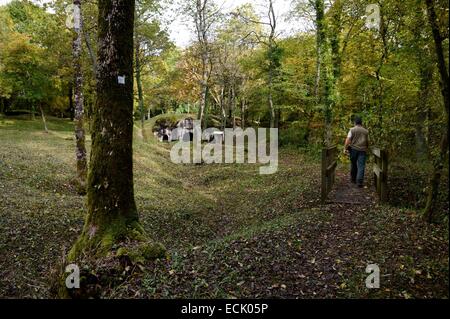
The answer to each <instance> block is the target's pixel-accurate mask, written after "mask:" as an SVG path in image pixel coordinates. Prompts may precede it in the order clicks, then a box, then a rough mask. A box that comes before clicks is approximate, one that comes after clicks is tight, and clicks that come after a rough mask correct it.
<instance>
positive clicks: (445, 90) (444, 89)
mask: <svg viewBox="0 0 450 319" xmlns="http://www.w3.org/2000/svg"><path fill="white" fill-rule="evenodd" d="M425 4H426V8H427V16H428V23H429V25H430V27H431V31H432V33H433V40H434V48H435V52H436V59H437V64H438V70H439V74H440V77H441V81H440V85H441V93H442V98H443V100H444V109H445V116H446V129H445V132H444V134H443V136H442V138H441V143H440V153H439V156H438V157H437V158H436V159H435V161H434V165H433V172H432V174H431V177H430V183H429V187H428V197H427V203H426V206H425V209H424V212H423V217H424V218H425V220H427V221H428V222H431V221H432V220H433V215H434V212H435V210H436V199H437V195H438V193H439V185H440V180H441V175H442V168H443V167H444V163H445V161H446V160H447V153H448V128H449V123H448V120H449V116H448V109H449V83H448V80H449V74H448V68H447V65H446V62H445V57H444V49H443V47H442V42H443V38H442V36H441V34H440V31H439V26H438V24H437V17H436V12H435V9H434V5H433V1H432V0H425Z"/></svg>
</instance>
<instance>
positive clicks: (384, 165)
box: [380, 150, 388, 203]
mask: <svg viewBox="0 0 450 319" xmlns="http://www.w3.org/2000/svg"><path fill="white" fill-rule="evenodd" d="M380 162H381V163H380V164H381V172H382V173H381V174H380V180H381V181H380V202H382V203H384V202H387V177H388V154H387V152H386V151H385V150H382V151H381V158H380Z"/></svg>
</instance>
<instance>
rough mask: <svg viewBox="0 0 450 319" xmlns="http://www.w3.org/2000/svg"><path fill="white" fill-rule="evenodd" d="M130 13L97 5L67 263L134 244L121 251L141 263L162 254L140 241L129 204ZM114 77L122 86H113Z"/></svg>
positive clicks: (105, 2) (110, 3)
mask: <svg viewBox="0 0 450 319" xmlns="http://www.w3.org/2000/svg"><path fill="white" fill-rule="evenodd" d="M134 9H135V2H134V1H128V0H99V1H98V12H99V16H98V44H99V45H98V54H97V58H98V60H97V100H96V103H95V107H94V110H93V123H92V151H91V159H90V165H89V175H88V183H87V197H88V198H87V209H88V211H87V217H86V220H85V225H84V228H83V231H82V234H81V235H80V237H79V239H78V240H77V242H76V243H75V245H74V246H73V247H72V250H71V252H70V253H69V256H68V259H69V260H74V259H77V258H80V256H83V255H92V254H94V255H95V256H105V255H108V254H109V253H110V252H111V251H113V250H114V249H116V248H118V247H123V248H124V250H125V245H127V243H130V242H131V243H133V242H136V241H137V242H138V243H139V245H140V244H141V243H144V244H145V246H142V245H140V246H134V245H132V246H127V248H126V250H128V247H129V249H138V252H145V254H143V257H144V258H155V257H159V256H161V254H162V253H163V249H162V247H161V246H160V245H155V244H154V243H153V242H151V241H149V239H148V238H147V237H146V236H145V233H144V230H143V228H142V226H141V225H140V223H139V217H138V212H137V208H136V203H135V200H134V189H133V158H132V152H133V148H132V138H133V77H134V74H133V47H134V45H133V29H134ZM119 76H120V77H124V78H125V81H124V82H122V81H119ZM149 242H150V243H149ZM149 245H151V246H149ZM133 247H134V248H133ZM142 247H144V248H143V250H141V248H142ZM124 250H121V252H122V253H123V252H124ZM118 255H119V250H117V251H116V256H118ZM130 256H131V255H130Z"/></svg>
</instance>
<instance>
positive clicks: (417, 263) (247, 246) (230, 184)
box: [0, 117, 448, 298]
mask: <svg viewBox="0 0 450 319" xmlns="http://www.w3.org/2000/svg"><path fill="white" fill-rule="evenodd" d="M154 121H155V119H152V120H150V121H147V122H146V128H148V129H150V127H151V126H152V124H151V123H154ZM138 126H139V123H137V124H136V125H135V134H134V135H135V136H134V146H133V149H134V155H133V157H134V181H135V198H136V203H137V207H138V210H139V214H140V219H141V222H142V224H143V226H144V228H145V230H146V231H147V232H148V234H149V235H150V236H151V237H152V238H154V239H156V240H158V241H160V242H162V243H163V244H164V245H165V246H166V248H167V249H168V252H169V256H170V258H169V259H168V260H160V261H158V262H156V263H155V264H154V265H148V267H147V268H145V269H144V270H143V273H142V274H140V275H139V278H138V279H136V281H134V279H130V280H129V281H128V282H125V283H124V284H123V285H121V286H120V287H118V288H117V289H115V290H105V291H104V297H111V296H114V297H134V296H138V297H139V296H140V297H150V298H168V297H169V298H174V297H202V298H211V297H239V296H240V297H261V296H266V297H267V296H268V297H271V296H272V297H273V296H275V297H287V298H290V297H371V296H373V297H392V298H402V297H405V296H413V297H424V296H425V297H429V296H432V297H433V296H434V297H443V296H447V297H448V292H445V291H448V279H447V280H446V279H445V278H446V277H448V229H446V228H445V227H440V226H429V227H426V228H423V227H422V226H421V225H422V223H421V222H420V221H419V220H418V219H417V218H416V217H415V216H417V212H414V211H413V212H411V211H410V210H402V209H397V208H390V207H384V208H383V207H379V206H374V207H369V208H367V210H360V209H356V210H355V209H354V208H351V207H350V208H349V207H332V206H320V205H319V200H318V199H319V182H320V158H319V156H317V151H316V150H310V149H295V148H283V149H281V150H280V156H279V157H280V158H279V169H278V172H277V173H276V174H273V175H259V171H258V165H252V164H212V165H207V164H203V165H195V164H183V165H178V164H174V163H172V162H171V161H170V156H169V154H170V147H171V146H172V145H173V143H160V142H158V141H157V140H156V139H155V138H154V137H153V136H149V137H148V139H147V140H146V141H144V140H143V139H142V137H141V134H140V129H139V127H138ZM48 127H49V133H48V134H47V133H45V132H44V131H43V126H42V122H41V121H40V119H38V118H37V119H36V120H35V121H31V120H29V119H28V118H26V117H14V118H10V117H3V118H0V255H1V256H2V258H1V260H0V296H2V297H31V298H40V297H48V296H49V277H50V272H51V270H52V269H53V268H54V267H55V266H56V265H57V263H58V262H59V261H61V260H62V259H63V257H64V256H65V255H66V254H67V251H68V250H69V249H70V247H71V245H72V244H73V242H74V241H75V239H76V237H77V236H78V234H79V233H80V231H81V228H82V226H83V220H84V214H85V208H86V207H85V198H83V197H81V196H79V195H77V194H76V191H75V189H74V187H73V186H72V179H73V177H74V176H75V152H74V149H75V140H74V137H73V124H72V123H71V122H70V121H68V120H65V119H57V118H52V117H50V118H49V119H48ZM87 148H88V151H89V149H90V139H89V136H88V137H87ZM356 229H358V234H359V235H358V236H359V237H357V238H356V237H355V238H353V237H354V236H355V235H354V233H355V231H356ZM419 230H420V231H419ZM414 234H419V235H414ZM405 236H406V237H405ZM414 236H415V237H414ZM430 238H435V239H430ZM384 239H387V241H383V240H384ZM405 241H406V242H407V243H408V244H404V243H403V242H405ZM373 242H376V243H378V244H376V245H375V246H373V245H372V243H373ZM384 243H385V244H384ZM371 245H372V246H371ZM417 247H422V248H423V249H422V250H420V249H418V248H417ZM431 247H433V249H431ZM417 251H419V252H420V253H416V252H417ZM367 252H370V253H371V254H372V255H371V256H372V257H373V256H375V257H374V258H376V259H377V260H378V261H379V262H383V265H384V264H386V268H387V269H386V271H388V272H390V273H396V272H395V271H396V269H397V268H396V267H398V263H401V262H400V258H404V257H405V256H410V257H411V256H412V257H411V258H412V260H413V261H412V262H409V263H403V264H404V267H405V268H406V270H407V271H406V272H405V273H406V274H407V275H406V277H405V278H406V279H405V278H404V277H402V276H401V275H398V276H394V277H395V280H393V281H392V282H389V286H388V288H387V289H389V291H385V290H383V291H379V292H378V294H375V295H373V294H372V295H371V294H368V291H367V290H366V289H365V288H364V287H363V286H361V278H362V277H363V276H364V274H365V273H364V269H363V266H364V264H365V263H366V262H367V260H368V259H370V258H371V257H368V255H367ZM392 252H395V254H396V255H395V256H394V257H392ZM400 256H403V257H400ZM336 259H340V260H342V262H340V263H336V262H335V260H336ZM446 259H447V261H445V260H446ZM384 260H390V262H389V263H384ZM408 260H410V259H408ZM311 261H314V263H313V262H311ZM419 268H420V269H421V270H422V271H423V273H424V274H425V276H424V278H421V279H420V280H422V281H419V282H420V283H421V287H420V289H419V288H415V285H414V283H411V282H410V281H408V280H410V279H411V276H410V275H409V274H410V273H411V271H412V269H416V270H417V269H419ZM333 269H336V270H333ZM338 272H339V273H342V276H341V277H338V275H337V273H338ZM319 274H320V275H319ZM325 274H328V275H329V276H325V277H323V276H324V275H325ZM426 274H429V275H430V276H431V278H432V279H427V278H428V277H427V275H426ZM302 276H303V277H302ZM416 280H417V279H416ZM344 282H345V283H346V285H345V286H343V287H344V288H339V287H340V285H341V284H342V283H344ZM416 282H417V281H416ZM322 283H327V287H328V288H323V286H321V285H322ZM272 286H273V287H272ZM285 286H286V288H284V287H285ZM280 287H281V288H280ZM300 291H302V293H301V292H300ZM403 291H406V293H407V295H402V294H403Z"/></svg>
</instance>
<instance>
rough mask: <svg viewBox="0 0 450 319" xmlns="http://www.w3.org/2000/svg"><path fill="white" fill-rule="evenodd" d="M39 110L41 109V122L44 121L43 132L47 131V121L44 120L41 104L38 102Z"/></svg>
mask: <svg viewBox="0 0 450 319" xmlns="http://www.w3.org/2000/svg"><path fill="white" fill-rule="evenodd" d="M39 110H40V111H41V117H42V123H44V130H45V133H48V128H47V121H46V120H45V115H44V110H43V109H42V105H41V104H40V103H39Z"/></svg>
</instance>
